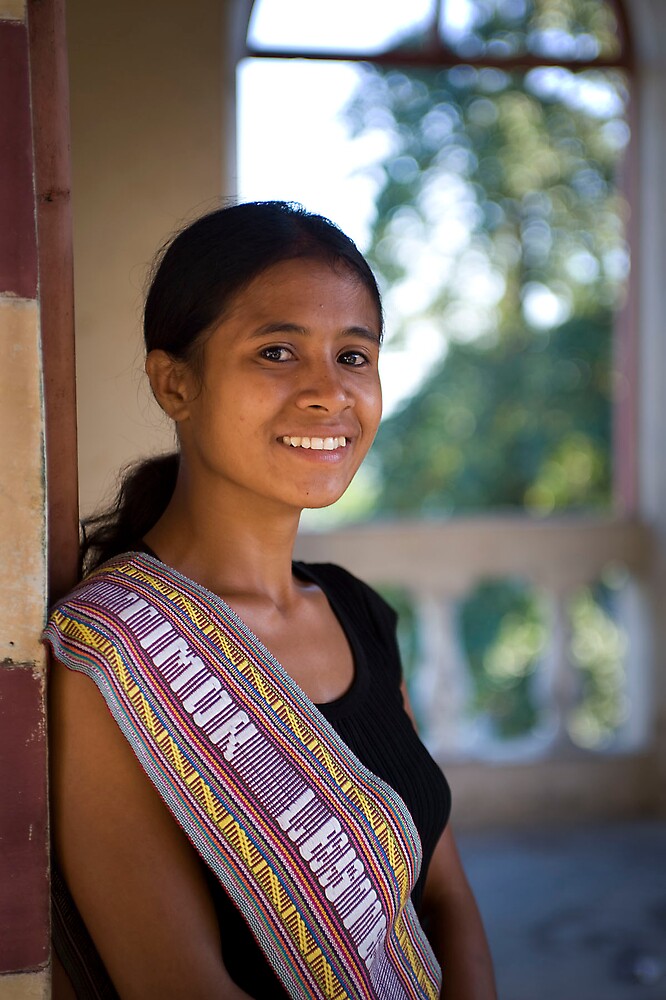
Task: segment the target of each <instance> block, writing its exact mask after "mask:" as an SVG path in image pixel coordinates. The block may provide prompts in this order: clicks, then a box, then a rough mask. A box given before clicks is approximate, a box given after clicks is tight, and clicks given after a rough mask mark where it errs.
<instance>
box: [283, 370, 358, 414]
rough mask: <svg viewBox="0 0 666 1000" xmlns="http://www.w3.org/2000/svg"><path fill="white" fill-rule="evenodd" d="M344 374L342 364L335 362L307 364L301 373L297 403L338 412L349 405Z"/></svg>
mask: <svg viewBox="0 0 666 1000" xmlns="http://www.w3.org/2000/svg"><path fill="white" fill-rule="evenodd" d="M344 375H345V372H344V369H343V368H342V366H341V365H338V364H336V363H335V362H332V363H321V364H316V365H311V366H308V368H307V369H306V370H304V372H303V375H302V379H303V381H302V384H301V386H300V387H299V391H298V398H297V403H298V405H299V406H300V407H302V408H303V409H307V408H309V407H319V408H321V409H323V410H327V411H328V412H339V411H340V410H343V409H345V408H346V407H348V406H351V405H352V402H351V397H350V393H349V390H348V387H347V385H346V380H345V378H344Z"/></svg>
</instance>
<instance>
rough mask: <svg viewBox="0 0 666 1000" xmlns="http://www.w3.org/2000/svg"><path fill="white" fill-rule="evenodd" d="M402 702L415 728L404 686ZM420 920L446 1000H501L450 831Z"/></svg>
mask: <svg viewBox="0 0 666 1000" xmlns="http://www.w3.org/2000/svg"><path fill="white" fill-rule="evenodd" d="M402 698H403V702H404V705H405V711H406V712H407V714H408V715H409V717H410V719H411V720H412V724H413V725H414V728H416V720H415V718H414V711H413V709H412V706H411V704H410V701H409V695H408V693H407V686H406V684H405V683H404V682H403V684H402ZM421 917H422V921H423V923H424V925H425V928H424V929H425V930H426V933H427V935H428V940H429V941H430V944H431V945H432V948H433V951H434V952H435V955H436V956H437V959H438V961H439V962H440V964H441V966H442V982H443V986H442V996H444V997H451V998H452V1000H496V998H497V989H496V987H495V975H494V972H493V963H492V958H491V955H490V948H489V947H488V941H487V938H486V933H485V931H484V929H483V922H482V920H481V915H480V913H479V909H478V907H477V905H476V900H475V899H474V893H473V892H472V889H471V887H470V885H469V882H468V881H467V877H466V875H465V872H464V870H463V866H462V863H461V861H460V855H459V854H458V849H457V847H456V843H455V839H454V837H453V833H452V831H451V828H450V826H447V828H446V829H445V830H444V832H443V834H442V836H441V837H440V839H439V841H438V842H437V847H436V848H435V851H434V853H433V856H432V859H431V861H430V866H429V868H428V875H427V877H426V884H425V888H424V893H423V903H422V907H421Z"/></svg>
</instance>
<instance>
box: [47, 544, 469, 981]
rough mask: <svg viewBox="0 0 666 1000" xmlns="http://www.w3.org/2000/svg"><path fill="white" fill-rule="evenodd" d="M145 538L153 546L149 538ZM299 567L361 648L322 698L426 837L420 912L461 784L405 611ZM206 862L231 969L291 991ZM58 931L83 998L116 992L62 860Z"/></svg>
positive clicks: (234, 974) (349, 581)
mask: <svg viewBox="0 0 666 1000" xmlns="http://www.w3.org/2000/svg"><path fill="white" fill-rule="evenodd" d="M137 548H138V546H137ZM141 548H142V549H143V550H144V551H149V550H148V549H147V546H141ZM151 554H152V553H151ZM294 573H295V574H296V576H299V577H301V579H306V580H310V581H312V582H313V583H315V584H317V585H318V586H319V587H320V588H321V590H322V591H323V592H324V594H325V595H326V597H327V599H328V602H329V604H330V605H331V608H332V610H333V612H334V613H335V615H336V617H337V618H338V620H339V622H340V624H341V626H342V628H343V631H344V632H345V635H346V636H347V640H348V642H349V644H350V647H351V650H352V653H353V658H354V679H353V682H352V684H351V686H350V688H349V689H348V690H347V691H346V692H345V694H344V695H342V696H341V697H340V698H338V699H336V700H335V701H332V702H328V703H326V704H324V705H318V706H317V707H318V708H319V710H320V711H321V713H322V715H324V716H325V717H326V718H327V719H328V721H329V722H330V724H331V725H332V726H333V728H334V729H335V730H336V731H337V732H338V734H339V735H340V736H341V738H342V739H343V740H344V742H345V743H346V744H347V746H348V747H349V748H350V750H352V751H353V753H354V754H355V755H356V756H357V757H358V758H359V760H360V761H362V763H363V764H365V766H366V767H368V768H369V769H370V770H371V771H373V772H374V773H375V774H377V775H378V776H379V777H380V778H382V779H383V780H384V781H386V782H387V783H388V784H389V785H391V786H392V787H393V788H394V789H395V791H396V792H397V793H398V794H399V795H400V797H401V798H402V799H403V801H404V802H405V804H406V805H407V807H408V809H409V811H410V813H411V816H412V819H413V820H414V825H415V826H416V829H417V830H418V833H419V836H420V838H421V844H422V847H423V865H422V868H421V874H420V876H419V879H418V882H417V883H416V886H415V888H414V891H413V893H412V901H413V903H414V906H415V908H416V911H417V913H418V912H419V907H420V903H421V899H422V895H423V887H424V883H425V878H426V875H427V871H428V865H429V863H430V859H431V857H432V853H433V851H434V849H435V846H436V844H437V841H438V839H439V837H440V835H441V833H442V831H443V829H444V827H445V825H446V823H447V820H448V817H449V812H450V807H451V794H450V791H449V786H448V784H447V782H446V779H445V778H444V775H443V774H442V772H441V770H440V769H439V767H438V766H437V764H436V763H435V761H434V760H433V759H432V757H431V756H430V754H429V753H428V751H427V750H426V748H425V747H424V746H423V744H422V743H421V741H420V740H419V738H418V736H417V734H416V732H415V730H414V727H413V726H412V723H411V720H410V719H409V717H408V716H407V714H406V712H405V709H404V705H403V701H402V694H401V691H400V684H401V681H402V668H401V664H400V654H399V652H398V646H397V642H396V633H395V627H396V618H397V616H396V614H395V611H394V610H393V609H392V608H391V607H390V606H389V605H388V604H387V603H386V601H384V599H383V598H382V597H380V596H379V594H378V593H377V592H376V591H374V590H373V589H372V588H371V587H369V586H368V585H367V584H365V583H363V582H362V581H360V580H358V579H357V578H356V577H354V576H352V575H351V574H350V573H348V572H347V571H346V570H344V569H342V568H341V567H339V566H334V565H332V564H329V563H326V564H318V565H315V564H310V563H308V564H305V563H294ZM202 867H203V868H204V871H205V874H206V878H207V882H208V885H209V887H210V892H211V896H212V899H213V902H214V905H215V909H216V912H217V916H218V922H219V926H220V945H221V950H222V956H223V959H224V963H225V965H226V967H227V970H228V972H229V974H230V976H231V978H232V979H233V980H234V981H235V982H236V983H237V985H238V986H240V987H241V988H242V989H244V990H245V991H246V992H247V993H249V994H250V996H252V997H253V998H255V1000H279V998H284V997H287V996H288V994H287V993H286V991H285V990H284V987H283V986H282V984H281V983H280V981H279V980H278V978H277V976H276V975H275V973H274V972H273V970H272V969H271V967H270V965H269V963H268V961H267V960H266V958H265V957H264V955H263V953H262V952H261V950H260V949H259V947H258V945H257V944H256V942H255V940H254V938H253V937H252V933H251V931H250V929H249V927H248V926H247V924H246V923H245V921H244V920H243V917H242V916H241V914H240V912H239V911H238V910H237V909H236V907H235V905H234V904H233V903H232V901H231V899H230V897H229V896H228V895H227V894H226V892H225V891H224V889H223V888H222V886H221V885H220V883H219V882H218V881H217V879H216V878H215V877H214V875H213V874H212V872H210V871H209V869H208V867H207V866H205V865H204V864H203V862H202ZM53 939H54V946H55V949H56V951H57V952H58V954H59V956H60V959H61V961H62V962H63V965H64V966H65V968H66V970H67V972H68V974H69V976H70V979H71V980H72V983H73V985H74V987H75V990H76V994H77V997H79V1000H89V998H101V997H104V998H111V997H115V996H116V993H115V990H114V989H113V986H112V984H111V982H110V980H109V978H108V976H107V974H106V972H105V969H104V967H103V965H102V963H101V961H100V958H99V956H98V955H97V953H96V951H95V948H94V945H93V942H92V941H91V940H90V938H89V937H88V935H87V932H86V929H85V926H84V924H83V922H82V920H81V917H80V916H79V914H78V912H77V910H76V907H75V905H74V902H73V900H72V899H71V897H70V895H69V893H68V891H67V887H66V886H65V885H64V882H63V880H62V877H61V875H60V873H59V871H58V869H57V865H56V866H55V868H54V878H53Z"/></svg>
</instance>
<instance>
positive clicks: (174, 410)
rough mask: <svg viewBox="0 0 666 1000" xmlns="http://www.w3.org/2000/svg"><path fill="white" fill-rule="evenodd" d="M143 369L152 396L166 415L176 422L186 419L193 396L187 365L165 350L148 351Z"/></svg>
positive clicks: (190, 374) (190, 373)
mask: <svg viewBox="0 0 666 1000" xmlns="http://www.w3.org/2000/svg"><path fill="white" fill-rule="evenodd" d="M145 369H146V375H147V376H148V381H149V382H150V388H151V389H152V390H153V396H154V397H155V399H156V400H157V402H158V403H159V405H160V406H161V407H162V409H163V410H164V412H165V413H166V415H167V416H168V417H171V419H172V420H175V421H176V422H179V421H182V420H186V419H187V417H188V416H189V403H190V401H191V399H192V398H193V392H192V388H193V387H192V372H191V371H190V369H189V367H188V366H187V365H186V364H185V363H184V362H183V361H178V360H176V359H175V358H172V357H171V355H170V354H167V352H166V351H150V353H149V354H148V355H147V357H146V364H145Z"/></svg>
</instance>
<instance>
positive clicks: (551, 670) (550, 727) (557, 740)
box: [534, 590, 580, 750]
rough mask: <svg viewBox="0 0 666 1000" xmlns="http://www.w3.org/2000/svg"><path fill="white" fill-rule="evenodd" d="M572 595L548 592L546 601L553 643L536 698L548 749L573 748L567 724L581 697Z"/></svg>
mask: <svg viewBox="0 0 666 1000" xmlns="http://www.w3.org/2000/svg"><path fill="white" fill-rule="evenodd" d="M568 597H569V594H568V593H567V592H566V591H564V590H548V591H546V592H545V593H544V601H545V603H546V606H547V613H548V618H549V623H550V641H549V643H548V646H547V648H546V651H545V654H544V657H543V660H542V662H541V664H540V665H539V668H538V671H537V675H536V677H535V687H534V690H535V696H536V701H537V706H538V709H539V711H540V714H541V716H542V718H543V719H544V723H543V725H542V729H541V731H542V733H544V735H545V737H546V741H547V746H548V749H550V750H552V749H562V748H569V747H571V746H572V741H571V737H570V736H569V733H568V731H567V727H566V721H567V717H568V715H569V713H570V712H571V710H572V709H573V708H574V707H575V706H576V704H577V702H578V699H579V697H580V678H579V676H578V675H577V672H576V671H575V669H574V667H573V664H572V663H571V656H570V648H571V621H570V617H569V614H568V610H567V601H568Z"/></svg>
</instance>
